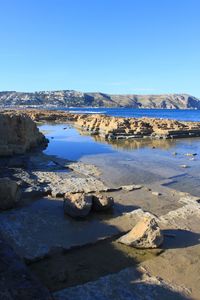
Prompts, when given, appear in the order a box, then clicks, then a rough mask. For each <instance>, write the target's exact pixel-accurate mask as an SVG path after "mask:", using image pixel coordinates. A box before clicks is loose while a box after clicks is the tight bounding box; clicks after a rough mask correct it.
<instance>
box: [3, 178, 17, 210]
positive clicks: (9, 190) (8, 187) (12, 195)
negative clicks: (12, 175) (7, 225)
mask: <svg viewBox="0 0 200 300" xmlns="http://www.w3.org/2000/svg"><path fill="white" fill-rule="evenodd" d="M20 196H21V193H20V189H19V186H18V184H17V183H16V182H15V181H14V180H10V179H9V178H1V179H0V209H2V210H5V209H9V208H12V207H14V206H15V204H16V202H18V201H19V200H20Z"/></svg>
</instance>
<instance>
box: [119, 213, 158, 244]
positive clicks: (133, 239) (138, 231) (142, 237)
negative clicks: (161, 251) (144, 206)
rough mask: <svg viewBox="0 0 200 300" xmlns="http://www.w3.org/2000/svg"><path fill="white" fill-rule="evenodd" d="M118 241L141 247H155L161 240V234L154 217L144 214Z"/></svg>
mask: <svg viewBox="0 0 200 300" xmlns="http://www.w3.org/2000/svg"><path fill="white" fill-rule="evenodd" d="M118 242H120V243H122V244H125V245H128V246H131V247H135V248H141V249H150V248H157V247H159V246H160V245H161V244H162V242H163V235H162V233H161V230H160V228H159V226H158V224H157V222H156V220H155V218H153V217H150V216H145V217H143V218H142V219H141V220H140V221H139V222H138V223H137V224H136V225H135V226H134V227H133V229H132V230H131V231H130V232H128V233H127V234H125V235H123V236H122V237H121V238H119V239H118Z"/></svg>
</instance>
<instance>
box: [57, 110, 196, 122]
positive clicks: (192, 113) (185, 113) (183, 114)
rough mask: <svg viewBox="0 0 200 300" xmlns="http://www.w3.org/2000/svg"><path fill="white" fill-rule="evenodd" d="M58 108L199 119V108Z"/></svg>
mask: <svg viewBox="0 0 200 300" xmlns="http://www.w3.org/2000/svg"><path fill="white" fill-rule="evenodd" d="M57 109H58V110H65V111H70V112H73V113H90V114H96V113H97V114H106V115H109V116H117V117H131V118H141V117H151V118H163V119H174V120H182V121H200V110H190V109H184V110H179V109H142V108H140V109H136V108H93V107H92V108H80V107H79V108H78V107H77V108H57Z"/></svg>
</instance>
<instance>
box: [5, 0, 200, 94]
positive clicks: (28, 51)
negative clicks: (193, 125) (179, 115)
mask: <svg viewBox="0 0 200 300" xmlns="http://www.w3.org/2000/svg"><path fill="white" fill-rule="evenodd" d="M0 2H1V3H0V9H1V15H0V42H1V44H0V90H17V91H35V90H59V89H75V90H80V91H102V92H107V93H136V94H148V93H151V94H158V93H175V92H176V93H179V92H186V93H190V94H192V95H194V96H197V97H200V0H1V1H0Z"/></svg>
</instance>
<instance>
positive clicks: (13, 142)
mask: <svg viewBox="0 0 200 300" xmlns="http://www.w3.org/2000/svg"><path fill="white" fill-rule="evenodd" d="M47 142H48V141H47V139H46V138H45V136H44V135H43V134H42V133H41V132H40V131H39V129H38V128H37V126H36V124H35V123H34V122H33V121H32V120H31V119H30V118H29V117H28V116H27V115H23V114H18V115H16V114H15V113H14V112H13V113H1V114H0V156H10V155H13V154H23V153H25V152H26V151H28V150H30V149H32V148H34V147H37V146H39V145H42V144H43V145H44V146H45V145H47Z"/></svg>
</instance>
